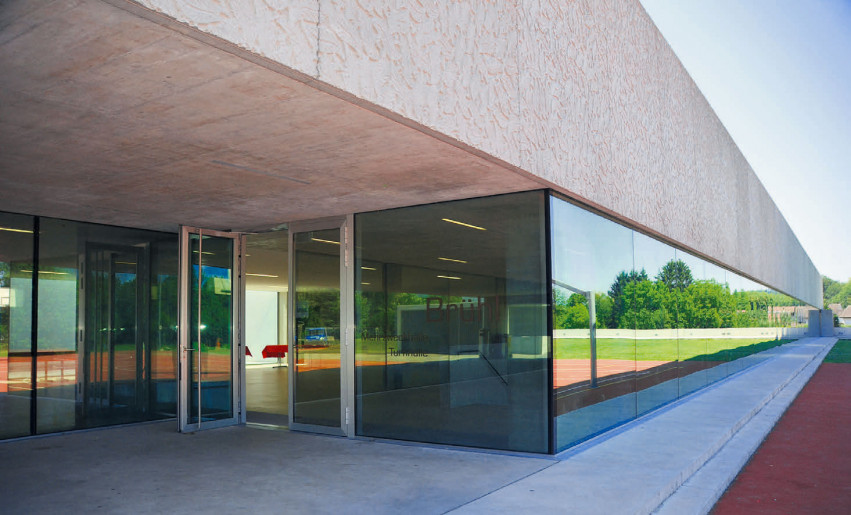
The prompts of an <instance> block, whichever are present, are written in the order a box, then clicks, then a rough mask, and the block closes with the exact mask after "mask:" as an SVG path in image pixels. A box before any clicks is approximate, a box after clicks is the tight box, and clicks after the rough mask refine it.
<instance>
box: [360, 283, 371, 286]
mask: <svg viewBox="0 0 851 515" xmlns="http://www.w3.org/2000/svg"><path fill="white" fill-rule="evenodd" d="M361 284H362V285H364V286H369V283H361Z"/></svg>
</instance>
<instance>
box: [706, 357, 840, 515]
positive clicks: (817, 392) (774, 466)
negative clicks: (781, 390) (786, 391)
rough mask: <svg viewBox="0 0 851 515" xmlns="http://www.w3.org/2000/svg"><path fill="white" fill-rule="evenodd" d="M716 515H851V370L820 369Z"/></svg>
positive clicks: (831, 365)
mask: <svg viewBox="0 0 851 515" xmlns="http://www.w3.org/2000/svg"><path fill="white" fill-rule="evenodd" d="M712 513H713V514H714V515H727V514H755V513H772V514H775V513H790V514H792V513H794V514H798V513H818V514H833V513H836V514H842V515H847V514H849V513H851V364H847V363H823V364H822V365H821V367H819V369H818V370H817V371H816V373H815V374H814V375H813V377H812V378H811V379H810V381H809V383H807V385H806V386H805V387H804V389H803V390H802V391H801V393H800V394H799V395H798V398H797V399H795V401H794V402H793V403H792V405H791V406H790V407H789V409H788V410H787V411H786V413H785V414H784V415H783V417H781V418H780V421H779V422H778V423H777V425H776V426H775V427H774V429H773V430H772V431H771V433H769V435H768V437H767V438H766V439H765V441H764V442H763V443H762V445H761V446H760V447H759V449H758V450H757V452H756V454H754V456H753V457H752V458H751V461H750V462H749V463H748V464H747V466H745V468H744V469H742V471H741V472H740V473H739V476H738V477H737V478H736V480H735V481H734V482H733V483H732V484H731V485H730V488H729V489H728V490H727V491H726V492H725V493H724V495H723V496H722V497H721V499H720V500H719V501H718V503H717V504H716V505H715V508H714V509H713V511H712Z"/></svg>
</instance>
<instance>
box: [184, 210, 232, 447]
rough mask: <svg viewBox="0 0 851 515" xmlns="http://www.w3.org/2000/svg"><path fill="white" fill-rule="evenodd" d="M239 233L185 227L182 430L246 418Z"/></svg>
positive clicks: (221, 424) (206, 427) (204, 427)
mask: <svg viewBox="0 0 851 515" xmlns="http://www.w3.org/2000/svg"><path fill="white" fill-rule="evenodd" d="M241 248H242V238H241V237H240V236H239V235H236V234H231V233H225V232H217V231H210V230H206V229H203V230H202V229H196V228H190V227H182V228H181V233H180V352H179V356H180V358H179V359H180V364H179V365H180V386H179V396H178V399H179V404H180V406H179V417H178V419H179V428H180V431H182V432H187V431H197V430H199V429H209V428H213V427H221V426H227V425H233V424H237V423H240V422H243V421H244V414H243V413H242V409H241V404H242V403H241V391H240V390H241V384H242V382H241V381H240V380H239V379H240V377H241V375H242V374H241V373H240V370H241V366H242V360H241V356H242V354H241V353H242V352H244V350H242V349H243V344H242V341H243V338H242V331H241V323H240V319H241V317H240V311H241V309H240V306H241V302H240V291H241V275H242V274H241V269H242V265H241V261H242V256H241V254H242V253H241Z"/></svg>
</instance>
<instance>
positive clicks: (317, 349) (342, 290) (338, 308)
mask: <svg viewBox="0 0 851 515" xmlns="http://www.w3.org/2000/svg"><path fill="white" fill-rule="evenodd" d="M346 227H347V225H346V222H345V221H344V220H342V221H336V222H335V221H332V222H325V223H315V224H294V225H291V231H290V245H289V248H290V252H291V254H290V255H291V258H290V267H291V269H290V277H291V278H292V280H291V283H290V289H289V295H290V298H289V305H290V309H289V318H290V323H289V341H290V342H291V344H292V352H290V353H289V360H290V362H289V370H290V371H291V376H290V377H291V379H290V382H291V383H290V384H291V388H290V392H291V395H290V428H292V429H302V430H308V431H313V432H320V433H328V434H340V435H345V434H348V433H349V432H350V429H351V427H352V424H351V420H350V418H351V417H350V416H349V415H350V410H349V409H348V406H349V405H350V402H349V395H348V390H347V388H346V385H347V380H346V378H347V377H349V376H350V375H351V371H349V370H348V368H349V367H346V366H344V365H345V363H347V356H348V349H349V345H348V344H349V337H350V333H351V331H348V330H347V323H346V321H347V320H348V318H349V316H348V309H347V304H346V300H345V299H347V296H346V284H347V281H346V277H347V273H348V271H347V261H348V259H347V257H348V254H349V253H348V251H347V247H346V246H347V241H348V239H347V238H346V237H345V236H346V234H347V233H346Z"/></svg>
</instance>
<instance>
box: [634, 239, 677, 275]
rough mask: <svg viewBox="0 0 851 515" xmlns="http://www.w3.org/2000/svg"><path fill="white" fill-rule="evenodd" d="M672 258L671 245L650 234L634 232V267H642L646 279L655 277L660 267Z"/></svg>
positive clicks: (672, 250) (672, 249) (638, 268)
mask: <svg viewBox="0 0 851 515" xmlns="http://www.w3.org/2000/svg"><path fill="white" fill-rule="evenodd" d="M673 259H674V248H673V247H670V246H668V245H665V244H664V243H662V242H660V241H657V240H654V239H653V238H651V237H650V236H645V235H643V234H641V233H638V232H636V233H635V269H636V270H638V271H640V270H641V269H642V268H643V269H644V271H646V272H647V278H648V279H650V280H653V279H655V278H656V276H657V275H659V271H660V270H661V269H662V267H663V266H665V265H666V264H667V263H668V262H670V261H671V260H673Z"/></svg>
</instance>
